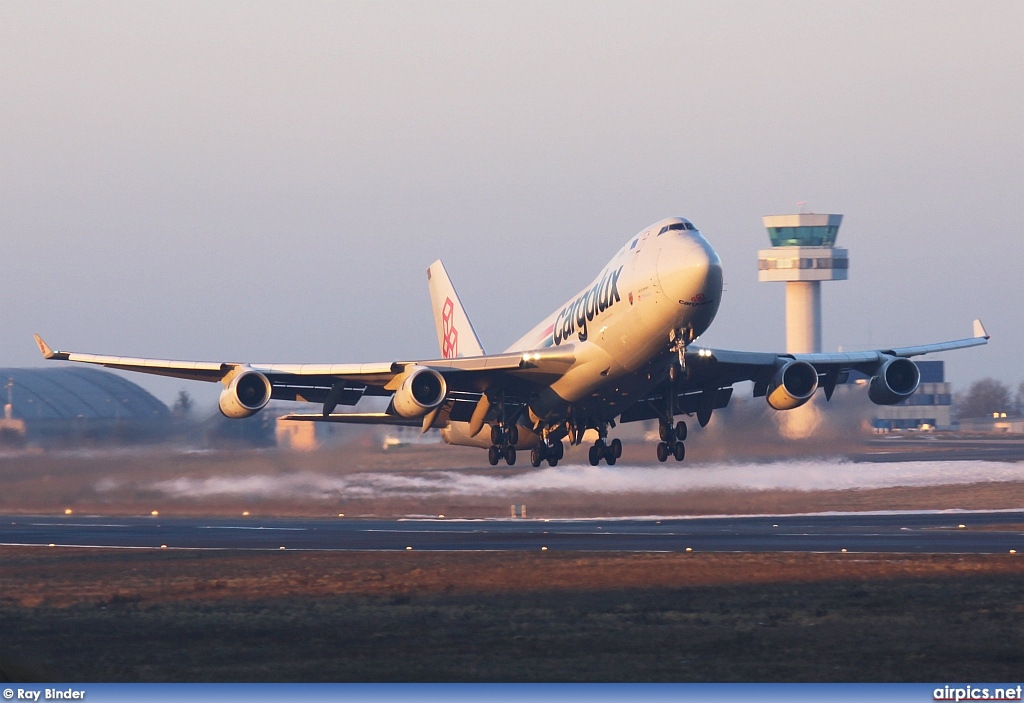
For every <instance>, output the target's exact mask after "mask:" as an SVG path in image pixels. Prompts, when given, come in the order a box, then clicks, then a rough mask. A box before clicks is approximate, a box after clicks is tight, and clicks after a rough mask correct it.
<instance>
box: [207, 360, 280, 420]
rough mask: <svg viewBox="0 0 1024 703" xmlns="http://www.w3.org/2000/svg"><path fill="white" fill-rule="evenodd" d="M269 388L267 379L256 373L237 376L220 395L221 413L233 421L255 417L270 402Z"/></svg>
mask: <svg viewBox="0 0 1024 703" xmlns="http://www.w3.org/2000/svg"><path fill="white" fill-rule="evenodd" d="M270 392H271V386H270V381H269V380H267V377H266V376H264V375H263V374H261V373H259V372H257V371H245V372H243V373H240V374H238V375H237V376H235V377H234V378H233V379H231V383H230V384H228V387H227V388H225V389H224V390H223V391H221V393H220V401H219V402H218V405H219V406H220V411H221V413H223V414H224V416H225V417H230V418H233V419H235V420H238V419H241V418H243V417H250V416H252V415H255V414H256V413H258V412H259V411H260V410H262V409H263V406H265V405H266V404H267V403H268V402H269V401H270Z"/></svg>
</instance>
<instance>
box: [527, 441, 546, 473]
mask: <svg viewBox="0 0 1024 703" xmlns="http://www.w3.org/2000/svg"><path fill="white" fill-rule="evenodd" d="M543 449H544V448H543V445H541V446H536V447H534V448H533V451H531V452H530V463H531V464H533V468H535V469H536V468H537V467H538V466H540V465H541V462H543V461H544V451H543Z"/></svg>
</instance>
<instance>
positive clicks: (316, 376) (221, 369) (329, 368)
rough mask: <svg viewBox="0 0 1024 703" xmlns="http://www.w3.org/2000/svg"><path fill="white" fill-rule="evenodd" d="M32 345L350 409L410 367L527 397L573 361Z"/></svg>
mask: <svg viewBox="0 0 1024 703" xmlns="http://www.w3.org/2000/svg"><path fill="white" fill-rule="evenodd" d="M35 340H36V344H37V345H38V346H39V351H40V352H42V355H43V357H45V358H46V359H52V360H57V361H75V362H79V363H86V364H97V365H99V366H105V367H107V368H112V369H121V370H124V371H137V372H140V373H148V374H155V375H158V376H170V377H172V378H182V379H188V380H193V381H208V382H221V383H225V384H226V383H228V382H230V379H231V378H233V377H234V376H235V375H236V374H237V373H239V372H241V371H256V372H259V373H261V374H263V375H264V376H266V377H267V379H268V380H269V381H270V384H271V387H272V395H271V397H272V398H273V399H275V400H299V401H306V402H312V403H322V402H325V401H326V400H327V399H328V394H329V393H330V392H331V391H332V390H333V391H334V392H335V396H336V397H335V402H337V403H340V404H342V405H354V404H355V403H356V401H358V400H359V398H360V397H362V396H363V395H377V396H389V395H391V393H393V392H394V390H395V388H396V384H395V379H396V378H398V377H399V376H401V375H402V374H403V373H404V372H405V371H406V369H407V368H408V367H411V366H426V367H428V368H431V369H434V370H436V371H437V372H438V373H440V374H442V375H443V376H444V377H445V381H446V383H447V384H448V387H449V389H451V390H452V391H453V392H455V393H460V392H461V393H462V394H470V395H475V397H477V398H479V395H480V391H481V390H482V389H483V388H486V387H487V385H488V382H490V381H493V380H495V379H496V378H497V377H498V376H503V377H504V378H502V379H501V380H502V385H503V386H507V387H511V388H512V389H513V390H515V389H516V388H518V389H520V390H522V391H523V392H524V393H525V392H528V391H529V390H530V389H532V387H534V386H536V385H538V384H541V383H545V382H547V383H550V381H551V380H553V379H554V378H556V377H558V376H560V375H561V374H562V373H564V372H565V371H566V370H567V369H568V368H569V367H570V366H571V365H572V364H573V362H574V361H575V355H574V353H573V349H572V347H571V345H568V346H562V347H558V348H554V349H541V350H537V351H532V352H515V353H506V354H490V355H485V356H470V357H458V358H454V359H427V360H413V361H391V362H380V363H367V364H262V363H243V362H236V361H175V360H172V359H148V358H141V357H129V356H109V355H101V354H86V353H81V352H68V351H57V350H54V349H52V348H51V347H50V346H49V345H48V344H47V343H46V342H44V341H43V340H42V338H41V337H40V336H39V335H35Z"/></svg>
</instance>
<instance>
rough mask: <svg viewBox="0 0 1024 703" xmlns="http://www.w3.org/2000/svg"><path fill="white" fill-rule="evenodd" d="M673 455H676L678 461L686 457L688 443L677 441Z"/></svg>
mask: <svg viewBox="0 0 1024 703" xmlns="http://www.w3.org/2000/svg"><path fill="white" fill-rule="evenodd" d="M672 455H673V456H675V458H676V461H682V460H683V459H684V458H685V457H686V445H685V444H683V443H682V442H676V446H675V448H674V449H673V450H672Z"/></svg>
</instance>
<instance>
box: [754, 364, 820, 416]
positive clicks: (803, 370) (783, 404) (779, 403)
mask: <svg viewBox="0 0 1024 703" xmlns="http://www.w3.org/2000/svg"><path fill="white" fill-rule="evenodd" d="M817 389H818V372H817V371H816V370H815V368H814V367H813V366H812V365H811V364H809V363H808V362H806V361H790V362H789V363H788V364H786V365H785V366H783V367H781V368H780V369H779V370H778V371H776V372H775V376H774V377H773V378H772V380H771V383H769V384H768V392H767V394H766V396H765V397H766V399H767V401H768V405H770V406H772V407H773V408H775V409H776V410H792V409H793V408H798V407H800V406H801V405H803V404H804V403H806V402H807V401H808V400H810V399H811V396H812V395H814V391H816V390H817Z"/></svg>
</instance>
